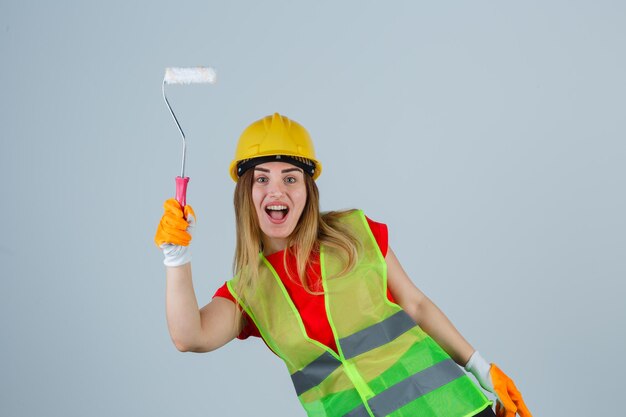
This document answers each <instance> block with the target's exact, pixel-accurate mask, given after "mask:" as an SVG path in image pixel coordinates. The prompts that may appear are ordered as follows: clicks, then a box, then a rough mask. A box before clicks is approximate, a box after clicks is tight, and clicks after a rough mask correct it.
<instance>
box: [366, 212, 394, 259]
mask: <svg viewBox="0 0 626 417" xmlns="http://www.w3.org/2000/svg"><path fill="white" fill-rule="evenodd" d="M365 218H366V219H367V224H369V226H370V230H371V231H372V234H373V235H374V238H375V239H376V243H378V247H379V248H380V251H381V252H382V254H383V256H387V249H388V247H389V239H388V234H387V225H386V224H384V223H378V222H375V221H374V220H372V219H370V218H369V217H367V216H365Z"/></svg>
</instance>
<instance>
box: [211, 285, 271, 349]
mask: <svg viewBox="0 0 626 417" xmlns="http://www.w3.org/2000/svg"><path fill="white" fill-rule="evenodd" d="M215 297H222V298H226V299H228V300H230V301H232V302H233V303H235V304H236V302H235V297H233V295H232V294H231V293H230V290H229V289H228V285H226V283H224V285H222V286H221V287H219V288H218V289H217V291H215V294H213V298H215ZM238 307H239V309H241V306H238ZM242 314H243V317H242V318H243V321H244V323H245V324H244V326H243V329H241V333H239V335H238V336H237V339H241V340H244V339H247V338H249V337H250V336H256V337H261V333H260V332H259V329H258V328H257V327H256V325H255V324H254V321H252V319H251V318H250V316H248V314H247V313H246V312H245V311H244V312H243V313H242Z"/></svg>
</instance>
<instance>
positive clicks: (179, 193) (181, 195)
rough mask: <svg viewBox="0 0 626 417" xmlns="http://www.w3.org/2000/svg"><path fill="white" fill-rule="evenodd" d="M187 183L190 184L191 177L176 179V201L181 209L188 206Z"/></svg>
mask: <svg viewBox="0 0 626 417" xmlns="http://www.w3.org/2000/svg"><path fill="white" fill-rule="evenodd" d="M187 183H189V177H185V178H183V177H176V200H177V201H178V202H179V203H180V206H181V207H185V206H186V205H187Z"/></svg>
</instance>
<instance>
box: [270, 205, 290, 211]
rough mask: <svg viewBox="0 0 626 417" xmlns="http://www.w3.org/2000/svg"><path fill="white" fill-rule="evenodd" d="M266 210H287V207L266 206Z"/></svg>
mask: <svg viewBox="0 0 626 417" xmlns="http://www.w3.org/2000/svg"><path fill="white" fill-rule="evenodd" d="M266 210H287V206H278V205H276V206H267V207H266Z"/></svg>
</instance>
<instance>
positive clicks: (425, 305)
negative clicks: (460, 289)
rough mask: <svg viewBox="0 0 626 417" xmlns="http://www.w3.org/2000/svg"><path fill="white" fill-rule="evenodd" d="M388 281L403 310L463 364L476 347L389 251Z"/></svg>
mask: <svg viewBox="0 0 626 417" xmlns="http://www.w3.org/2000/svg"><path fill="white" fill-rule="evenodd" d="M385 260H386V261H387V285H388V287H389V291H390V292H391V295H392V296H393V298H394V299H395V300H396V303H398V304H399V305H400V306H401V307H402V308H403V309H404V311H406V312H407V314H408V315H409V316H411V317H412V318H413V320H415V322H416V323H417V324H418V325H419V326H420V327H421V328H422V329H424V331H425V332H426V333H428V334H429V335H430V336H431V337H432V338H433V339H434V340H435V341H436V342H437V343H438V344H439V346H441V347H442V348H443V349H444V350H445V351H446V352H447V353H448V355H450V356H451V357H452V359H453V360H454V361H455V362H456V363H457V364H459V365H461V366H464V365H465V364H466V363H467V361H468V360H469V358H470V356H472V353H474V348H473V347H472V346H471V345H470V344H469V343H468V342H467V340H465V339H464V338H463V336H462V335H461V333H459V331H458V330H457V329H456V328H455V327H454V325H453V324H452V322H450V320H449V319H448V318H447V317H446V316H445V314H443V312H442V311H441V310H439V308H438V307H437V306H436V305H435V303H433V302H432V301H430V299H429V298H428V297H426V295H424V293H422V292H421V291H420V290H419V289H418V288H417V287H416V286H415V284H413V282H412V281H411V279H410V278H409V276H408V275H407V274H406V272H405V271H404V269H402V265H400V261H398V258H396V255H395V254H394V253H393V251H392V250H391V247H390V248H389V249H388V251H387V256H386V257H385Z"/></svg>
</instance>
